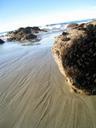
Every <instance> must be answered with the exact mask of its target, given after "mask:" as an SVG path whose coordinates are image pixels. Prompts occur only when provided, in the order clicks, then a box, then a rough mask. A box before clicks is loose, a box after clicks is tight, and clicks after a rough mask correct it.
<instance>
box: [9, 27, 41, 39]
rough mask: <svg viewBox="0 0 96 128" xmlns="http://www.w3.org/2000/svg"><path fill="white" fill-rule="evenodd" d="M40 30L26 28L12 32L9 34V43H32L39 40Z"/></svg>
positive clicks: (37, 28)
mask: <svg viewBox="0 0 96 128" xmlns="http://www.w3.org/2000/svg"><path fill="white" fill-rule="evenodd" d="M39 31H41V30H40V28H39V27H26V28H19V29H18V30H16V31H12V32H10V33H8V39H7V40H8V41H26V40H28V41H32V40H34V39H37V35H35V33H38V32H39Z"/></svg>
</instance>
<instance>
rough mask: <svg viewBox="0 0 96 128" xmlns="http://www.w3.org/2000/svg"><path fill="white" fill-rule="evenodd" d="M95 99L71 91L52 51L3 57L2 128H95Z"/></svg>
mask: <svg viewBox="0 0 96 128" xmlns="http://www.w3.org/2000/svg"><path fill="white" fill-rule="evenodd" d="M95 117H96V96H81V95H77V94H72V93H70V91H69V88H68V86H67V83H66V81H64V77H63V76H62V74H61V73H60V71H59V69H58V66H57V64H56V63H55V61H54V59H53V56H52V54H51V48H50V47H39V46H38V47H37V48H35V50H33V48H31V47H30V48H25V49H21V50H18V51H16V52H15V51H14V52H13V53H11V52H10V53H9V54H5V55H3V56H2V55H0V128H96V118H95Z"/></svg>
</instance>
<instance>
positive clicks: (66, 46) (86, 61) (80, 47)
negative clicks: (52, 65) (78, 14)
mask: <svg viewBox="0 0 96 128" xmlns="http://www.w3.org/2000/svg"><path fill="white" fill-rule="evenodd" d="M80 27H81V29H80ZM78 28H79V29H78ZM52 52H53V56H54V58H55V60H56V62H57V64H58V66H59V69H60V71H61V73H62V74H63V75H64V76H65V78H66V80H67V81H68V83H69V86H70V88H71V90H72V91H74V92H77V93H83V94H96V25H95V24H93V23H92V22H91V23H87V24H83V25H81V26H79V27H77V28H74V29H71V30H69V31H67V32H63V33H62V35H60V36H59V37H57V38H56V41H55V43H54V45H53V48H52Z"/></svg>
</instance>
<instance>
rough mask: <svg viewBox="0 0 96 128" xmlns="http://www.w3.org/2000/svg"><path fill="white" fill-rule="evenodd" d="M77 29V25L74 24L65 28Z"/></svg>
mask: <svg viewBox="0 0 96 128" xmlns="http://www.w3.org/2000/svg"><path fill="white" fill-rule="evenodd" d="M77 27H78V24H76V23H72V24H69V25H68V26H67V28H70V29H74V28H77Z"/></svg>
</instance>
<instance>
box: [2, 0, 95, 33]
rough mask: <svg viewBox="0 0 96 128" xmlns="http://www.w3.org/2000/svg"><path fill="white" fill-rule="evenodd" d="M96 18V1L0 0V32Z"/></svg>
mask: <svg viewBox="0 0 96 128" xmlns="http://www.w3.org/2000/svg"><path fill="white" fill-rule="evenodd" d="M87 18H96V0H0V32H2V31H9V30H14V29H17V28H19V27H25V26H39V25H45V24H51V23H58V22H66V21H73V20H82V19H87Z"/></svg>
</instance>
